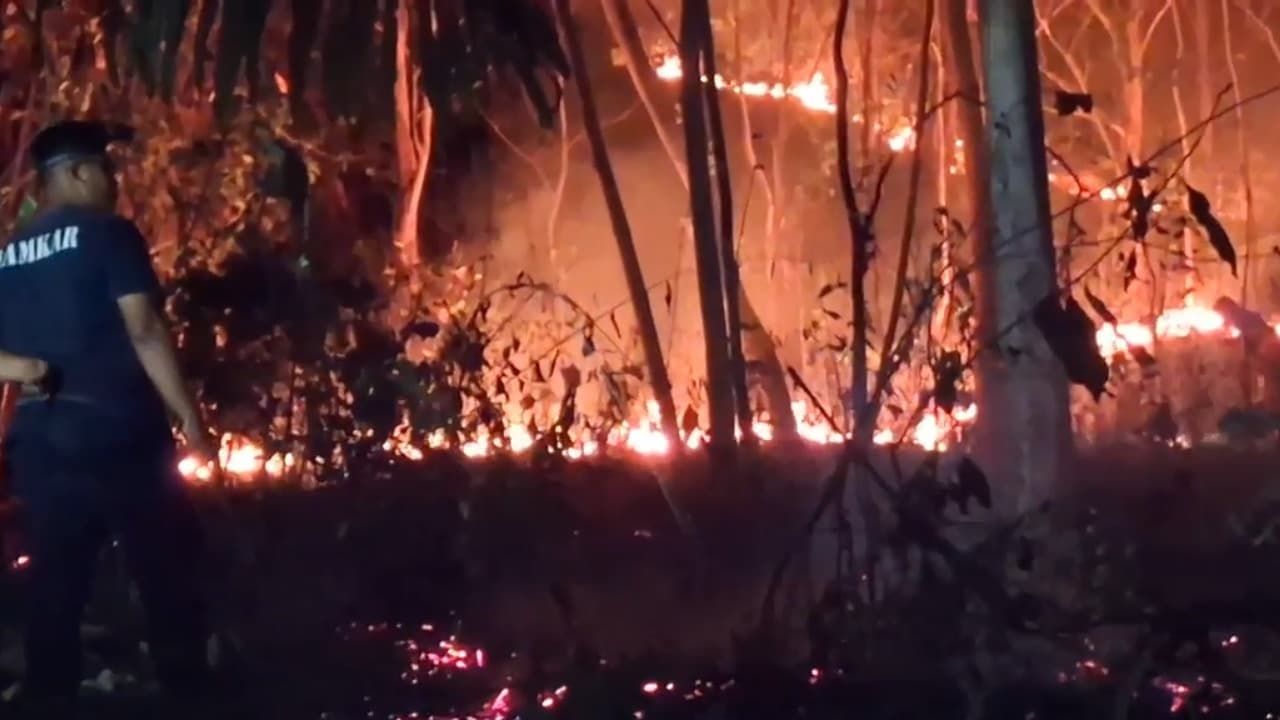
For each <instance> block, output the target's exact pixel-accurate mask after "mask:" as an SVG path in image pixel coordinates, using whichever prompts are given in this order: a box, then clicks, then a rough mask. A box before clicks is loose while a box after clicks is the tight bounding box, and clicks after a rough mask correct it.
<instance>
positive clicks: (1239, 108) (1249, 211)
mask: <svg viewBox="0 0 1280 720" xmlns="http://www.w3.org/2000/svg"><path fill="white" fill-rule="evenodd" d="M1202 1H1203V0H1202ZM1222 36H1223V37H1222V51H1223V54H1224V55H1225V56H1226V61H1227V69H1228V70H1229V71H1230V72H1231V90H1232V93H1233V94H1234V95H1235V101H1236V112H1235V115H1236V138H1237V143H1238V147H1239V152H1240V182H1241V184H1242V185H1243V186H1244V260H1243V262H1241V264H1240V306H1241V307H1242V308H1248V307H1249V271H1250V269H1251V264H1252V263H1251V259H1252V257H1253V246H1254V234H1255V232H1256V227H1257V226H1256V223H1255V220H1254V207H1253V171H1252V168H1251V167H1250V164H1249V134H1248V130H1247V128H1246V127H1245V114H1244V103H1243V102H1241V99H1242V92H1241V89H1240V71H1239V69H1238V68H1237V67H1236V48H1235V43H1234V42H1232V37H1231V10H1230V6H1229V5H1228V3H1227V0H1222ZM1240 385H1241V390H1242V392H1243V394H1244V402H1245V405H1251V404H1252V403H1253V396H1254V392H1253V388H1254V382H1253V368H1252V362H1251V361H1250V358H1249V356H1248V355H1247V354H1246V356H1245V362H1244V367H1243V369H1242V371H1241V374H1240Z"/></svg>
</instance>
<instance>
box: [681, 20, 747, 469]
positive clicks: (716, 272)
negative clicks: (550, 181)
mask: <svg viewBox="0 0 1280 720" xmlns="http://www.w3.org/2000/svg"><path fill="white" fill-rule="evenodd" d="M709 14H710V11H709V10H708V8H707V1H706V0H685V3H684V8H683V12H682V17H681V20H680V61H681V65H682V66H683V68H684V72H683V74H682V78H681V81H680V86H681V87H680V105H681V108H682V109H683V114H684V115H683V118H684V140H685V154H686V155H687V157H688V163H689V165H688V167H689V206H690V207H689V209H690V214H691V216H692V218H693V246H694V256H695V259H696V260H697V265H698V296H699V299H700V300H701V304H702V328H703V339H704V341H705V344H706V354H707V358H706V359H707V406H708V410H709V413H710V422H709V425H710V433H711V438H710V444H711V446H712V449H713V450H717V451H720V452H722V453H725V452H727V453H731V452H732V448H733V445H734V433H733V429H734V392H733V381H732V379H731V378H732V376H731V366H730V364H729V337H728V336H729V331H728V329H727V328H726V326H725V308H724V297H725V294H724V282H723V280H722V278H721V269H720V254H719V252H718V249H717V247H716V246H717V242H718V241H717V239H716V219H715V210H714V208H713V203H712V190H711V182H712V180H711V167H710V164H709V162H708V158H707V147H708V145H707V127H706V108H705V107H704V102H703V100H704V95H703V89H702V72H701V69H702V58H703V52H704V48H703V47H702V33H701V32H700V30H699V29H700V27H701V26H702V25H703V23H704V22H707V21H704V20H703V19H702V18H704V17H707V16H708V15H709ZM710 80H711V78H708V81H710Z"/></svg>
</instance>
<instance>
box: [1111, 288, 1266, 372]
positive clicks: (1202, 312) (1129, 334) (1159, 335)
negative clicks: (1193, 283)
mask: <svg viewBox="0 0 1280 720" xmlns="http://www.w3.org/2000/svg"><path fill="white" fill-rule="evenodd" d="M1272 327H1273V328H1274V329H1275V331H1276V333H1277V334H1278V335H1280V323H1276V322H1273V323H1272ZM1192 336H1206V337H1208V336H1218V337H1225V338H1236V337H1239V336H1240V331H1239V330H1237V329H1235V328H1234V327H1231V326H1229V325H1227V321H1226V319H1225V318H1223V317H1222V315H1220V314H1219V313H1218V312H1217V311H1216V310H1213V309H1211V308H1207V307H1204V306H1203V305H1200V304H1199V303H1198V302H1197V301H1196V299H1195V298H1194V297H1188V298H1187V300H1186V304H1185V305H1184V306H1183V307H1180V308H1171V309H1169V310H1166V311H1164V313H1162V314H1161V315H1160V317H1159V318H1157V319H1156V322H1155V326H1154V327H1152V326H1151V325H1149V324H1146V323H1137V322H1122V323H1120V324H1119V325H1112V324H1110V323H1106V324H1104V325H1103V326H1102V327H1100V328H1098V335H1097V339H1098V349H1099V350H1100V351H1101V352H1102V354H1103V356H1105V357H1111V356H1112V355H1116V354H1118V353H1122V352H1125V351H1126V350H1129V349H1130V348H1134V347H1139V348H1142V349H1143V350H1150V349H1151V346H1152V345H1153V344H1154V343H1155V341H1156V340H1157V339H1160V340H1170V339H1177V338H1188V337H1192Z"/></svg>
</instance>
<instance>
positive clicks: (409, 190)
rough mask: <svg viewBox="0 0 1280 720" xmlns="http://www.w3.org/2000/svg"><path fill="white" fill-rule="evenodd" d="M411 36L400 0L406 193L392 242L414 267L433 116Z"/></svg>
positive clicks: (399, 126)
mask: <svg viewBox="0 0 1280 720" xmlns="http://www.w3.org/2000/svg"><path fill="white" fill-rule="evenodd" d="M412 37H413V14H412V13H411V12H410V0H400V3H399V6H398V7H397V9H396V82H395V93H396V158H397V161H398V167H399V171H400V187H401V188H402V189H403V190H404V191H405V193H406V194H405V195H404V197H403V200H402V205H401V208H400V219H399V223H398V225H397V227H396V237H395V244H396V247H397V249H398V250H399V254H400V262H401V263H402V264H403V265H404V267H405V268H409V269H412V268H414V267H417V265H418V262H419V260H420V258H421V243H420V241H419V229H420V228H421V226H422V200H423V198H424V197H425V195H426V187H427V177H428V175H429V173H430V171H431V149H432V139H433V138H432V135H433V131H434V120H435V115H434V113H433V111H432V109H431V106H430V104H428V103H427V102H426V100H425V98H423V96H422V93H421V91H420V90H419V89H418V82H417V78H418V73H417V67H416V65H415V63H414V59H413V58H414V54H413V49H412V47H413V46H412V43H411V38H412ZM406 186H407V187H406Z"/></svg>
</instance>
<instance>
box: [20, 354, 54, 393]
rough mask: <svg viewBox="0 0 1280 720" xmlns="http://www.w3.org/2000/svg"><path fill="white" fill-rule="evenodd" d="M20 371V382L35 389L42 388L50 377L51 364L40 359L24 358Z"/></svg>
mask: <svg viewBox="0 0 1280 720" xmlns="http://www.w3.org/2000/svg"><path fill="white" fill-rule="evenodd" d="M18 369H19V377H18V378H17V380H18V382H20V383H22V384H23V385H26V386H28V387H31V388H33V389H38V388H40V387H41V386H42V385H43V383H44V380H45V378H47V377H48V376H49V363H47V362H45V361H43V360H40V359H38V358H22V360H21V361H20V363H19V365H18Z"/></svg>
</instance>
